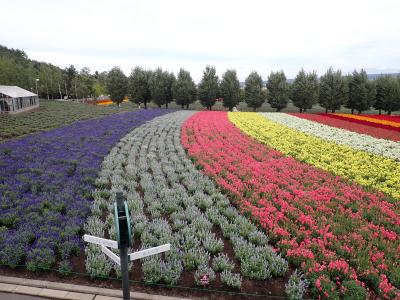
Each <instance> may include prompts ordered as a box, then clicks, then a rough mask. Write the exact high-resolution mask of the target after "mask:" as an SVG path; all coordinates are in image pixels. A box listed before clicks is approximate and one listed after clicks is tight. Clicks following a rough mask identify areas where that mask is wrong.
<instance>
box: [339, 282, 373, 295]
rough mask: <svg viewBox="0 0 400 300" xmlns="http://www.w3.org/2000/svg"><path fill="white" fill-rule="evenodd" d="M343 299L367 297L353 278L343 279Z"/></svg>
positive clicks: (365, 292)
mask: <svg viewBox="0 0 400 300" xmlns="http://www.w3.org/2000/svg"><path fill="white" fill-rule="evenodd" d="M342 286H343V288H344V292H343V295H342V297H343V300H364V299H366V298H367V291H366V290H365V289H364V288H363V287H362V286H360V285H358V284H357V283H356V282H355V281H354V280H346V281H343V283H342Z"/></svg>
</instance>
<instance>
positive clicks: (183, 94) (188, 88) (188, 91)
mask: <svg viewBox="0 0 400 300" xmlns="http://www.w3.org/2000/svg"><path fill="white" fill-rule="evenodd" d="M196 94H197V90H196V85H195V83H194V81H193V79H192V77H191V76H190V73H189V72H188V71H186V70H184V69H180V70H179V73H178V78H177V79H176V81H175V82H174V84H173V86H172V95H173V98H175V102H176V104H177V105H180V106H181V107H182V108H184V107H186V109H189V105H190V104H191V103H193V102H194V101H195V100H196Z"/></svg>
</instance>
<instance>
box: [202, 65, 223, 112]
mask: <svg viewBox="0 0 400 300" xmlns="http://www.w3.org/2000/svg"><path fill="white" fill-rule="evenodd" d="M216 73H217V72H216V70H215V67H212V66H206V69H205V70H204V71H203V78H202V79H201V81H200V83H199V87H198V93H199V99H200V103H201V105H203V106H204V107H206V108H207V109H209V110H211V109H212V107H213V106H214V104H215V102H216V100H217V98H218V96H219V79H218V76H217V75H216Z"/></svg>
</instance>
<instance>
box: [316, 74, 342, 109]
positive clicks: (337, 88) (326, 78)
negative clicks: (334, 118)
mask: <svg viewBox="0 0 400 300" xmlns="http://www.w3.org/2000/svg"><path fill="white" fill-rule="evenodd" d="M347 95H348V91H347V85H346V81H345V79H344V78H343V76H342V72H341V71H340V70H337V71H333V68H332V67H330V68H329V69H328V71H327V72H326V73H325V74H324V75H323V76H321V78H320V86H319V105H320V106H321V107H323V108H325V112H328V110H330V111H331V112H335V111H336V110H338V109H340V107H341V106H342V105H343V104H345V103H346V101H347Z"/></svg>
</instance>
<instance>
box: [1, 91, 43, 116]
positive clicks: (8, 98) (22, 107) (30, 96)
mask: <svg viewBox="0 0 400 300" xmlns="http://www.w3.org/2000/svg"><path fill="white" fill-rule="evenodd" d="M37 107H39V97H38V95H36V94H34V93H31V92H30V91H27V90H24V89H22V88H20V87H18V86H8V85H0V113H10V114H13V113H18V112H22V111H27V110H30V109H33V108H37Z"/></svg>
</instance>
